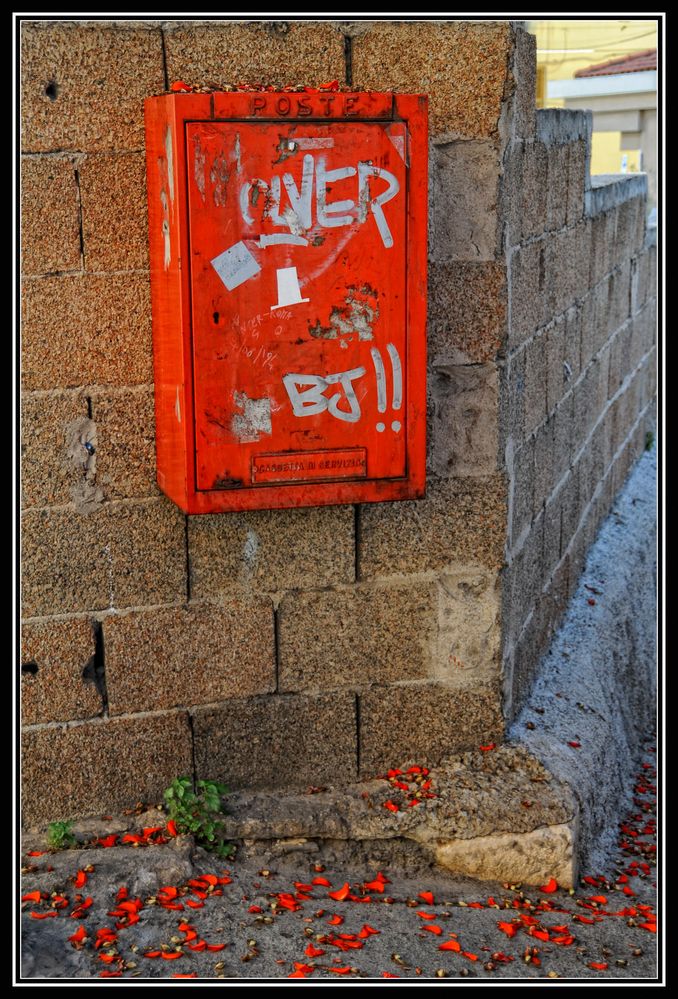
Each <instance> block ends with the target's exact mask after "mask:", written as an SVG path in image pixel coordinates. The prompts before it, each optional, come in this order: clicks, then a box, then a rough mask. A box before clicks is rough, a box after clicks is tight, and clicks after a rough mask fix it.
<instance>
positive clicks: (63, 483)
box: [21, 392, 89, 510]
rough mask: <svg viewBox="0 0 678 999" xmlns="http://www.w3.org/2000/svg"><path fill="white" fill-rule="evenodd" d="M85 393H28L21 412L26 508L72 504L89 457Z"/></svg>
mask: <svg viewBox="0 0 678 999" xmlns="http://www.w3.org/2000/svg"><path fill="white" fill-rule="evenodd" d="M88 423H89V420H88V417H87V399H86V397H85V395H84V393H82V392H57V393H54V394H52V393H50V394H49V395H47V394H43V393H42V392H41V393H36V394H34V393H31V392H26V393H24V396H23V400H22V413H21V497H22V509H24V510H25V509H27V508H28V507H33V506H55V505H59V504H64V503H69V502H70V501H71V498H72V495H73V494H72V490H73V489H77V487H78V485H79V484H80V483H81V482H82V481H83V478H84V476H85V463H86V462H87V461H88V460H89V455H88V454H87V452H86V451H85V450H84V448H81V446H80V435H81V431H83V430H84V431H85V432H86V431H87V427H88Z"/></svg>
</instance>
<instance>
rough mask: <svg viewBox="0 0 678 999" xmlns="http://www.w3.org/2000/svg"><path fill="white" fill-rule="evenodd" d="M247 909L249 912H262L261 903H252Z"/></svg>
mask: <svg viewBox="0 0 678 999" xmlns="http://www.w3.org/2000/svg"><path fill="white" fill-rule="evenodd" d="M247 911H248V912H261V911H262V909H261V906H260V905H251V906H250V907H249V909H248V910H247Z"/></svg>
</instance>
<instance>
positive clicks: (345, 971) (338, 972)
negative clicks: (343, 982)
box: [325, 968, 353, 975]
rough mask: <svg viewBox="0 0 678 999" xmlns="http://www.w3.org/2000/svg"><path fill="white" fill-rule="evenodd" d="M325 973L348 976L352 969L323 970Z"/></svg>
mask: <svg viewBox="0 0 678 999" xmlns="http://www.w3.org/2000/svg"><path fill="white" fill-rule="evenodd" d="M325 971H331V972H332V973H333V974H335V975H348V974H349V973H350V972H351V971H353V968H325Z"/></svg>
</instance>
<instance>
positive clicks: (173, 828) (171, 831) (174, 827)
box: [165, 819, 177, 836]
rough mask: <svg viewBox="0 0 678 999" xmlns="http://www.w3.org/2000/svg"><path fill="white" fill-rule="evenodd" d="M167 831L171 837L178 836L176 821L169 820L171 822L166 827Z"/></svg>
mask: <svg viewBox="0 0 678 999" xmlns="http://www.w3.org/2000/svg"><path fill="white" fill-rule="evenodd" d="M165 829H166V830H167V832H168V833H169V834H170V836H176V835H177V824H176V822H175V821H174V819H170V820H169V822H168V823H167V825H166V826H165Z"/></svg>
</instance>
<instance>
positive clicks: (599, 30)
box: [528, 20, 657, 208]
mask: <svg viewBox="0 0 678 999" xmlns="http://www.w3.org/2000/svg"><path fill="white" fill-rule="evenodd" d="M528 26H529V30H530V31H531V32H532V33H533V34H534V35H535V36H536V38H537V78H538V86H537V103H538V105H539V107H567V108H572V109H582V108H583V109H587V110H590V111H592V112H593V142H592V149H591V172H592V173H594V174H601V173H602V174H605V173H634V172H640V171H645V172H647V174H648V184H649V199H648V208H651V207H654V205H655V204H656V184H657V181H656V160H657V22H656V21H655V20H608V21H596V20H581V21H580V20H543V21H536V20H535V21H530V22H528Z"/></svg>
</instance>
